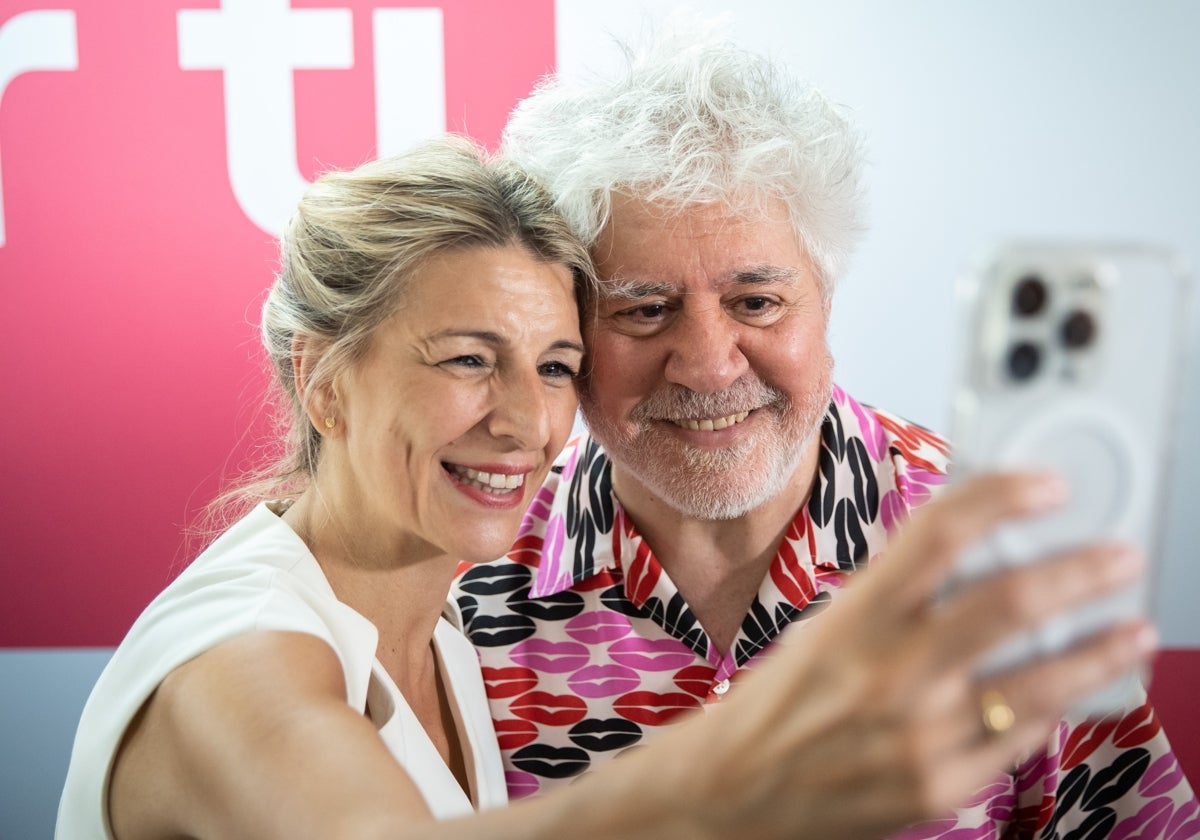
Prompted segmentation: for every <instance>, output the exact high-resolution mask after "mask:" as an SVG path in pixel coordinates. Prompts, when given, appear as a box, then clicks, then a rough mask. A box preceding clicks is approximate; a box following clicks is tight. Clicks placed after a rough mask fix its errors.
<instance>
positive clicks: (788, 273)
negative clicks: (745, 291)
mask: <svg viewBox="0 0 1200 840" xmlns="http://www.w3.org/2000/svg"><path fill="white" fill-rule="evenodd" d="M799 279H800V271H799V269H796V268H793V267H791V266H785V265H757V266H754V267H753V268H746V269H742V270H740V271H735V272H734V273H733V275H732V277H731V280H732V282H733V283H734V284H735V285H746V286H753V285H760V284H763V283H787V284H789V285H790V284H793V283H796V282H797V281H798V280H799Z"/></svg>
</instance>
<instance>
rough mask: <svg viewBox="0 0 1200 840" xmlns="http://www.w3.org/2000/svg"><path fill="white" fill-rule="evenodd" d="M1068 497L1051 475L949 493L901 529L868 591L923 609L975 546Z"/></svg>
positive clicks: (1013, 477)
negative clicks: (1010, 523)
mask: <svg viewBox="0 0 1200 840" xmlns="http://www.w3.org/2000/svg"><path fill="white" fill-rule="evenodd" d="M1066 496H1067V487H1066V484H1065V483H1064V482H1063V481H1062V480H1061V479H1060V478H1059V477H1057V476H1055V475H1053V474H1048V473H996V474H990V475H981V476H978V477H975V478H972V479H970V480H969V481H965V482H963V483H962V484H960V485H956V486H954V487H951V488H949V489H947V490H946V491H945V492H944V493H943V495H942V496H941V497H939V498H938V499H935V500H934V501H932V502H930V503H928V504H927V505H925V506H924V507H922V508H921V509H920V510H918V511H917V512H916V513H915V514H914V515H913V518H912V520H911V521H910V522H908V523H906V524H905V525H903V526H902V527H901V528H900V530H899V532H898V533H897V534H896V536H895V537H894V539H893V540H892V542H891V545H890V546H889V548H888V551H887V557H886V559H885V560H884V561H883V562H881V563H879V564H878V566H879V568H878V569H876V570H875V571H874V572H873V573H872V574H871V575H868V576H867V577H868V580H867V581H865V582H864V586H865V587H869V588H871V589H873V590H875V591H877V592H885V593H887V595H886V597H879V596H872V597H876V598H878V600H879V601H880V602H881V603H883V602H885V601H886V603H889V604H892V605H893V606H894V607H895V608H897V609H899V610H901V611H904V610H909V609H913V608H920V607H923V606H924V604H925V602H926V601H927V600H928V599H929V598H930V597H932V596H933V595H934V594H935V593H936V592H937V591H938V590H939V589H940V588H941V587H942V586H943V585H944V583H945V581H946V580H947V578H949V577H950V575H951V573H952V572H953V570H954V568H955V564H956V562H957V560H958V558H959V555H960V554H961V553H962V552H963V551H964V550H965V549H966V548H967V547H968V546H969V545H970V544H971V543H973V542H975V541H977V540H979V539H980V538H982V537H983V536H985V535H986V534H988V533H990V532H991V531H993V530H994V529H995V528H996V527H997V526H999V525H1000V524H1001V523H1003V522H1005V521H1007V520H1010V519H1020V518H1024V517H1028V516H1036V515H1038V514H1044V513H1049V512H1050V511H1051V510H1053V509H1054V508H1055V507H1057V506H1059V505H1061V504H1062V503H1063V502H1064V501H1065V500H1066Z"/></svg>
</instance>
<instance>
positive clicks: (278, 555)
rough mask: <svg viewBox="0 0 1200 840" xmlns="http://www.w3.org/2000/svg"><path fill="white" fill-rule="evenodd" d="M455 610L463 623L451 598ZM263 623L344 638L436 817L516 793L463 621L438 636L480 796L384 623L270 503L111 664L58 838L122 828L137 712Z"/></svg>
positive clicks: (88, 709)
mask: <svg viewBox="0 0 1200 840" xmlns="http://www.w3.org/2000/svg"><path fill="white" fill-rule="evenodd" d="M447 615H448V616H449V617H450V618H451V620H453V621H455V623H456V624H458V625H459V626H461V622H460V621H458V620H457V618H456V614H455V613H454V612H453V608H452V607H448V612H447ZM256 630H285V631H295V632H301V633H309V634H311V635H314V636H317V637H319V638H321V639H323V640H324V641H325V642H326V643H327V644H329V646H330V647H332V648H333V650H334V651H335V652H336V653H337V656H338V658H339V659H340V660H341V663H342V670H343V672H344V673H345V677H346V696H347V698H348V702H349V705H350V706H351V707H352V708H354V709H356V710H357V711H359V712H363V713H365V714H368V715H369V717H370V719H371V720H372V722H374V724H375V726H376V728H377V729H378V730H379V735H380V737H381V738H382V739H383V741H384V743H385V744H386V745H387V747H388V749H389V750H390V751H391V753H392V755H393V756H395V758H396V761H397V762H399V763H400V764H401V765H402V766H403V767H404V769H405V770H406V771H407V772H408V774H409V776H411V777H412V779H413V781H414V782H415V783H416V785H417V787H418V789H419V790H420V791H421V793H422V795H423V796H424V797H425V801H426V803H427V804H428V806H429V809H430V811H431V812H432V813H433V815H434V816H435V817H437V818H438V819H444V818H447V817H453V816H460V815H464V814H469V813H472V811H474V810H476V809H478V810H483V809H487V808H493V807H497V806H501V805H504V804H505V803H506V802H507V793H506V790H505V783H504V770H503V767H502V765H501V762H500V752H499V749H498V747H497V741H496V735H495V732H494V730H493V728H492V721H491V716H490V714H489V711H488V703H487V695H486V694H485V691H484V686H483V679H482V676H481V674H480V670H479V661H478V659H477V657H476V655H475V649H474V648H473V647H472V646H471V643H470V642H469V641H467V639H466V637H464V636H463V635H462V633H461V632H460V630H459V629H458V627H456V626H454V625H452V624H451V623H450V621H447V620H446V617H443V618H441V619H439V620H438V624H437V627H436V629H435V631H434V638H433V643H434V648H435V650H436V652H437V655H438V659H439V662H440V665H441V668H442V673H443V675H444V678H445V680H446V684H447V688H448V691H449V693H450V695H451V701H452V703H453V704H454V707H455V719H456V721H457V722H458V725H459V732H460V736H461V738H462V740H463V750H464V753H465V756H466V759H467V772H468V776H469V781H470V786H471V794H472V795H471V797H468V796H467V795H466V794H465V793H464V792H463V789H462V788H461V787H460V786H459V783H458V781H457V780H456V779H455V778H454V774H453V773H451V772H450V769H449V768H448V767H447V766H446V763H445V762H444V761H443V760H442V757H441V755H440V754H439V753H438V751H437V748H436V747H435V746H434V745H433V742H432V741H431V740H430V739H429V736H428V735H427V734H426V733H425V730H424V729H423V728H422V727H421V725H420V723H418V721H417V718H416V715H415V714H413V712H412V709H411V708H409V705H408V703H407V702H406V701H405V699H404V697H403V695H401V694H400V691H399V690H398V689H397V688H396V685H395V683H393V682H392V679H391V678H390V677H389V676H388V674H387V672H386V671H385V670H384V669H383V667H382V666H381V665H380V664H379V663H378V662H377V661H376V659H375V650H376V646H377V644H378V638H379V634H378V632H377V631H376V629H375V626H374V625H373V624H372V623H371V622H370V621H368V620H367V619H366V618H364V617H363V616H361V615H359V614H358V613H357V612H355V611H354V610H353V609H351V608H350V607H348V606H346V605H345V604H343V603H342V602H341V601H339V600H338V599H337V597H336V596H335V595H334V593H333V589H332V588H331V587H330V585H329V582H328V581H327V580H326V579H325V575H324V573H323V572H322V571H321V567H320V566H319V565H318V564H317V561H316V558H314V557H313V556H312V553H311V552H309V550H308V547H307V546H306V545H305V544H304V542H303V540H301V539H300V538H299V537H298V536H297V535H296V533H295V532H294V531H293V530H292V529H291V528H290V527H289V526H288V525H287V524H286V523H285V522H284V521H283V520H282V519H280V518H279V517H278V516H276V515H275V514H274V513H273V512H272V511H271V510H270V509H269V508H268V507H267V506H266V505H265V504H260V505H258V506H257V507H256V508H254V510H252V511H251V512H250V513H249V514H247V515H246V516H245V517H244V518H243V519H242V520H240V521H239V522H238V523H237V524H235V525H234V526H233V527H232V528H230V529H229V530H228V531H226V532H225V533H224V534H222V535H221V537H220V538H218V539H217V540H216V541H215V542H214V543H213V544H212V545H211V546H209V548H208V549H207V550H206V551H205V552H204V553H203V554H201V555H200V556H199V557H198V558H196V560H195V562H193V563H192V564H191V565H190V566H189V567H188V568H187V569H186V570H184V572H183V573H182V574H180V575H179V577H178V578H176V579H175V581H173V582H172V583H171V584H170V585H169V586H168V587H167V588H166V589H164V590H163V592H162V593H161V594H160V595H159V596H158V597H157V598H155V599H154V601H153V602H151V604H150V606H148V607H147V608H146V610H145V612H143V613H142V615H141V616H140V617H139V618H138V620H137V621H136V622H134V624H133V627H132V628H130V631H129V634H128V635H127V636H126V637H125V640H124V641H123V642H121V645H120V646H119V647H118V648H117V650H116V652H115V653H114V654H113V657H112V659H111V660H110V661H109V663H108V666H107V667H106V668H105V669H104V672H103V673H102V674H101V675H100V679H99V680H98V681H97V682H96V686H95V688H94V689H93V690H92V694H91V696H90V697H89V698H88V701H87V704H86V706H84V710H83V715H82V717H81V718H80V721H79V729H78V732H77V733H76V736H75V746H74V749H73V750H72V753H71V764H70V767H69V769H68V771H67V779H66V784H65V787H64V789H63V795H62V800H61V802H60V803H59V809H58V825H57V828H56V831H55V837H56V838H59V840H73V838H112V831H111V828H110V826H109V822H108V808H107V800H108V782H109V774H110V771H111V768H112V760H113V757H114V755H115V753H116V749H117V745H118V744H119V743H120V740H121V737H122V736H123V734H124V732H125V729H126V727H128V725H129V722H130V721H131V720H132V719H133V716H134V714H135V713H136V712H137V711H138V709H140V708H141V706H142V704H143V703H144V702H145V701H146V699H147V698H148V697H149V696H150V694H151V693H152V692H153V691H154V690H155V688H157V686H158V685H159V683H161V682H162V681H163V679H165V678H166V676H167V675H168V674H169V673H170V672H171V671H173V670H174V669H175V668H177V667H179V666H180V665H182V664H183V663H184V662H187V661H188V660H189V659H192V658H193V657H195V656H197V655H199V654H201V653H203V652H204V651H206V650H208V649H210V648H212V647H213V646H215V645H217V644H220V643H221V642H223V641H226V640H228V639H231V638H233V637H235V636H238V635H242V634H245V633H249V632H253V631H256ZM368 709H369V712H368ZM472 800H473V801H472Z"/></svg>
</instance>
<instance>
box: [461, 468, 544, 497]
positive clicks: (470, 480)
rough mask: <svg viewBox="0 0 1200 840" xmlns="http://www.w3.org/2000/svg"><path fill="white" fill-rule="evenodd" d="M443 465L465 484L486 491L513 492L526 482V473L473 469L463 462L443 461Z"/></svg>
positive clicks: (494, 492)
mask: <svg viewBox="0 0 1200 840" xmlns="http://www.w3.org/2000/svg"><path fill="white" fill-rule="evenodd" d="M442 466H443V467H445V468H446V470H447V471H448V472H449V473H451V474H452V475H453V476H454V477H455V478H457V479H458V480H459V481H461V482H462V483H463V484H467V485H470V486H472V487H476V488H478V489H480V490H482V491H483V492H485V493H493V494H495V495H500V494H503V493H511V492H512V491H513V490H516V489H517V488H518V487H520V486H521V485H523V484H524V483H525V475H524V473H512V474H505V473H487V472H483V471H481V470H473V469H471V468H470V467H464V466H462V465H461V464H449V463H445V462H443V463H442Z"/></svg>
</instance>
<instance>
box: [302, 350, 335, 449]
mask: <svg viewBox="0 0 1200 840" xmlns="http://www.w3.org/2000/svg"><path fill="white" fill-rule="evenodd" d="M328 348H329V343H328V342H327V341H324V340H323V339H317V338H313V337H312V336H308V335H304V334H302V333H297V334H296V335H294V336H292V376H293V377H294V378H295V381H296V396H297V398H298V399H299V400H300V405H302V406H303V407H304V413H305V414H307V415H308V422H309V423H311V424H312V426H313V428H314V429H316V430H317V434H319V435H324V436H328V435H329V434H330V433H332V432H333V431H334V430H335V429H336V428H337V426H338V417H337V411H336V408H337V397H336V395H335V393H334V390H333V385H332V383H330V382H328V381H327V382H325V383H323V384H321V385H318V386H314V383H313V371H314V370H315V369H316V367H317V364H318V363H319V362H320V361H321V357H322V356H324V355H325V351H326V350H327V349H328Z"/></svg>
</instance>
